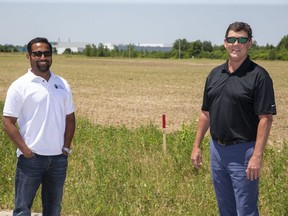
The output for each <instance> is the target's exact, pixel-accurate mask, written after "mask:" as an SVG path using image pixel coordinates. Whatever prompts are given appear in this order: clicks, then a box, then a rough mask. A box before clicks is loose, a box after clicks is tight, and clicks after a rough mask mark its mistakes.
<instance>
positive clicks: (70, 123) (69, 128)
mask: <svg viewBox="0 0 288 216" xmlns="http://www.w3.org/2000/svg"><path fill="white" fill-rule="evenodd" d="M75 124H76V120H75V114H74V113H71V114H69V115H67V116H66V128H65V134H64V146H63V147H66V148H70V146H71V143H72V139H73V137H74V133H75Z"/></svg>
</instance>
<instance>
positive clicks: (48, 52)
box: [31, 51, 52, 57]
mask: <svg viewBox="0 0 288 216" xmlns="http://www.w3.org/2000/svg"><path fill="white" fill-rule="evenodd" d="M31 53H32V54H33V55H34V56H36V57H42V55H44V56H45V57H50V56H52V52H50V51H45V52H41V51H36V52H31Z"/></svg>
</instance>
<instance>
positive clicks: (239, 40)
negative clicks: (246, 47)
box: [238, 37, 248, 44]
mask: <svg viewBox="0 0 288 216" xmlns="http://www.w3.org/2000/svg"><path fill="white" fill-rule="evenodd" d="M247 41H248V38H246V37H240V38H238V43H241V44H245V43H247Z"/></svg>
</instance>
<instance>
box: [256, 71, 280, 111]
mask: <svg viewBox="0 0 288 216" xmlns="http://www.w3.org/2000/svg"><path fill="white" fill-rule="evenodd" d="M255 91H256V92H255V100H254V110H255V113H256V115H265V114H272V115H276V113H277V112H276V103H275V95H274V88H273V81H272V79H271V77H270V76H269V75H268V74H267V75H266V76H265V77H264V78H262V79H261V80H260V81H259V82H258V85H257V88H256V90H255Z"/></svg>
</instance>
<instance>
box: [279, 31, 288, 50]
mask: <svg viewBox="0 0 288 216" xmlns="http://www.w3.org/2000/svg"><path fill="white" fill-rule="evenodd" d="M277 49H278V50H280V49H286V50H288V35H286V36H284V37H283V38H282V39H281V41H280V42H279V43H278V45H277Z"/></svg>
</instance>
